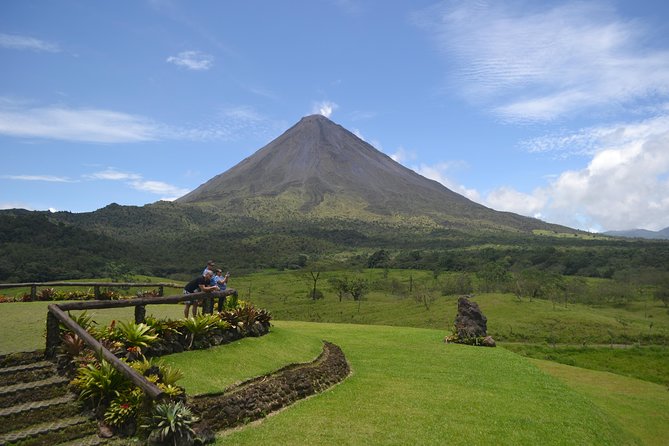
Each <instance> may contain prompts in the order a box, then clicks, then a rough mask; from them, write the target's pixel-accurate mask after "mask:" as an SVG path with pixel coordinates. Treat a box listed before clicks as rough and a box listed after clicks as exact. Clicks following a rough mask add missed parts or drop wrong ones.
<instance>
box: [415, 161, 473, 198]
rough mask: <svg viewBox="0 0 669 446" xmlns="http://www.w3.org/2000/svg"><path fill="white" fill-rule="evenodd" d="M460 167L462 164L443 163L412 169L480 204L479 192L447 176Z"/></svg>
mask: <svg viewBox="0 0 669 446" xmlns="http://www.w3.org/2000/svg"><path fill="white" fill-rule="evenodd" d="M459 165H461V163H460V162H451V163H446V162H442V163H437V164H434V165H427V164H421V165H419V166H413V167H411V169H412V170H413V171H414V172H416V173H418V174H420V175H422V176H424V177H425V178H429V179H430V180H434V181H437V182H439V183H441V184H443V185H444V186H446V187H447V188H449V189H450V190H452V191H453V192H456V193H458V194H460V195H464V196H465V197H467V198H469V199H470V200H473V201H477V202H480V201H481V197H480V194H479V193H478V191H476V190H475V189H469V188H466V187H465V186H463V185H461V184H458V183H456V182H455V181H452V180H451V179H450V177H449V176H448V175H447V173H448V171H449V170H451V169H453V168H454V167H456V166H459Z"/></svg>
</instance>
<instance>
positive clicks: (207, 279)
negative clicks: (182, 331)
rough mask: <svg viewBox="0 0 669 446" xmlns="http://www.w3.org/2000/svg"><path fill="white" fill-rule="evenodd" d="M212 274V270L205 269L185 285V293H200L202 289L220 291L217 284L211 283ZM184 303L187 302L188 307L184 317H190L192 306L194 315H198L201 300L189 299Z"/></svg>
mask: <svg viewBox="0 0 669 446" xmlns="http://www.w3.org/2000/svg"><path fill="white" fill-rule="evenodd" d="M212 274H213V273H212V272H211V270H207V269H206V270H204V273H203V274H202V275H201V276H198V277H196V278H195V279H193V280H191V281H190V282H188V283H187V284H186V286H185V287H184V294H192V293H198V292H200V291H206V292H211V291H218V287H217V286H212V285H210V283H211V277H212ZM184 303H185V304H186V308H185V309H184V317H188V310H189V309H190V308H191V306H192V307H193V317H195V316H197V306H198V303H199V301H198V300H187V301H185V302H184Z"/></svg>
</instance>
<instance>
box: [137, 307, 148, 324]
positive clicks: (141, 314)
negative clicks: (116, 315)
mask: <svg viewBox="0 0 669 446" xmlns="http://www.w3.org/2000/svg"><path fill="white" fill-rule="evenodd" d="M145 319H146V305H137V306H136V307H135V324H142V323H144V320H145Z"/></svg>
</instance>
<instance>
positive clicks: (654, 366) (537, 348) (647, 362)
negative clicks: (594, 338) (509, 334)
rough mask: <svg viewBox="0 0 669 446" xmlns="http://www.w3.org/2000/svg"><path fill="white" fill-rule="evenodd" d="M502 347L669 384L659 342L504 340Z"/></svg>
mask: <svg viewBox="0 0 669 446" xmlns="http://www.w3.org/2000/svg"><path fill="white" fill-rule="evenodd" d="M504 347H505V348H507V349H509V350H511V351H514V352H516V353H519V354H522V355H524V356H529V357H531V358H536V359H544V360H549V361H554V362H559V363H561V364H566V365H571V366H576V367H581V368H586V369H592V370H599V371H605V372H611V373H617V374H619V375H624V376H628V377H631V378H637V379H642V380H645V381H650V382H653V383H656V384H664V385H668V386H669V348H667V347H661V346H644V347H639V346H620V345H616V346H609V347H583V346H559V345H558V346H556V347H552V346H548V345H530V344H504Z"/></svg>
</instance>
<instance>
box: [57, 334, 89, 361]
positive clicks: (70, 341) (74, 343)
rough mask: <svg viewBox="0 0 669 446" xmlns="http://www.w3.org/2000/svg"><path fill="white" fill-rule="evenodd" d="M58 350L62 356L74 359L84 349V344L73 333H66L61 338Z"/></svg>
mask: <svg viewBox="0 0 669 446" xmlns="http://www.w3.org/2000/svg"><path fill="white" fill-rule="evenodd" d="M60 348H61V350H62V352H63V353H64V354H66V355H67V356H69V357H70V358H74V357H76V356H79V355H81V352H82V351H84V349H85V348H86V343H85V342H84V340H83V339H81V338H80V337H79V336H77V335H76V334H75V333H72V332H67V333H65V334H63V335H62V337H61V343H60Z"/></svg>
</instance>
